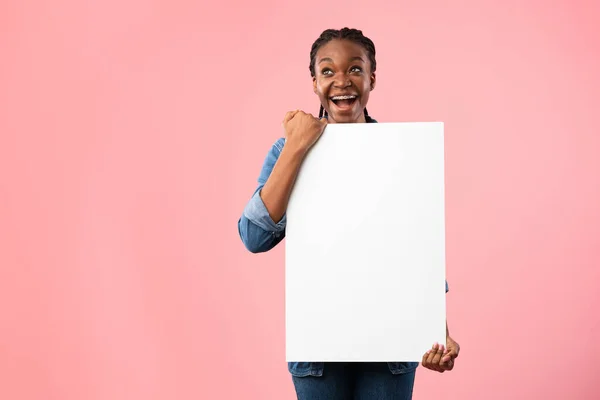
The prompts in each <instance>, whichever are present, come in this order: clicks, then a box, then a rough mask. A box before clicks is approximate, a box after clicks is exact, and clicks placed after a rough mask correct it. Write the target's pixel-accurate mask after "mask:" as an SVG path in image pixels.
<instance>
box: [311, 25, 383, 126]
mask: <svg viewBox="0 0 600 400" xmlns="http://www.w3.org/2000/svg"><path fill="white" fill-rule="evenodd" d="M376 67H377V63H376V61H375V45H374V44H373V42H372V41H371V40H370V39H369V38H367V37H365V36H363V35H362V33H361V32H360V31H357V30H353V29H342V30H341V31H336V30H333V29H329V30H326V31H325V32H323V33H322V34H321V36H320V37H319V39H317V41H315V43H314V44H313V46H312V49H311V52H310V65H309V69H310V74H311V76H312V78H313V90H314V92H315V93H316V94H317V96H319V100H321V111H320V114H319V117H323V116H325V117H326V118H327V119H328V122H329V123H350V122H370V121H367V120H368V115H369V114H368V112H367V109H366V107H367V103H368V101H369V93H370V92H371V91H372V90H373V89H374V88H375V69H376Z"/></svg>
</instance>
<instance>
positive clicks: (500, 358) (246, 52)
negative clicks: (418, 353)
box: [0, 0, 600, 400]
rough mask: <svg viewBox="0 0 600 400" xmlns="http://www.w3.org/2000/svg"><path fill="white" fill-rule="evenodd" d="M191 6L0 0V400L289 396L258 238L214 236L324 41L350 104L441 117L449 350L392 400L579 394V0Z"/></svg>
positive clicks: (597, 249)
mask: <svg viewBox="0 0 600 400" xmlns="http://www.w3.org/2000/svg"><path fill="white" fill-rule="evenodd" d="M451 3H453V4H454V6H451V5H450V4H451ZM484 3H485V4H484ZM283 4H289V5H287V6H286V5H283ZM210 7H212V8H209V5H208V2H206V3H202V2H194V1H153V2H147V1H140V0H137V1H136V0H129V1H126V2H123V1H116V0H111V1H103V2H100V1H60V2H52V1H35V2H31V1H30V2H20V1H17V0H9V1H3V2H2V3H1V4H0V27H1V28H0V50H1V53H0V54H1V57H2V60H1V62H0V133H1V139H0V140H1V141H0V226H1V227H0V271H1V272H0V398H2V399H27V400H29V399H60V400H76V399H77V400H79V399H87V400H94V399H111V400H120V399H128V400H130V399H145V400H154V399H203V398H222V399H241V398H244V399H283V398H287V399H291V398H294V392H293V387H292V383H291V380H290V377H289V374H288V372H287V369H286V364H285V355H284V264H283V261H284V247H283V246H280V247H278V248H276V249H275V250H274V251H272V252H270V253H268V254H263V255H252V254H250V253H248V252H246V251H245V249H244V248H243V245H242V243H241V241H240V240H239V238H238V234H237V227H236V223H237V219H238V217H239V215H240V213H241V211H242V209H243V207H244V205H245V202H246V201H247V200H248V198H249V196H250V195H251V194H252V191H253V190H254V187H255V183H256V178H257V176H258V173H259V169H260V166H261V163H262V161H263V159H264V156H265V154H266V152H267V151H268V149H269V148H270V146H271V144H272V143H273V142H274V141H275V140H276V139H277V138H278V137H279V136H280V135H281V134H282V132H281V129H280V123H281V120H282V118H283V116H284V114H285V112H286V111H288V110H291V109H295V108H303V109H305V110H306V111H309V112H313V113H316V112H318V101H317V99H316V97H315V96H314V94H313V93H312V89H311V81H310V76H309V71H308V61H309V58H308V56H309V50H310V46H311V44H312V42H313V41H314V40H315V39H316V38H317V36H318V35H319V33H320V32H321V31H322V30H323V29H326V28H329V27H334V28H341V27H343V26H351V27H358V28H360V29H362V30H363V31H364V32H365V34H367V35H368V36H369V37H371V38H372V39H373V40H374V41H375V44H376V47H377V51H378V56H377V61H378V64H379V68H378V86H377V88H376V91H375V92H373V94H372V96H371V101H370V103H369V107H368V108H369V111H370V113H371V115H373V116H374V117H375V118H377V119H378V120H379V121H381V122H391V121H431V120H441V121H444V122H445V126H446V135H447V136H446V143H447V271H448V272H447V273H448V280H449V282H450V287H451V291H450V293H449V294H448V318H449V324H450V330H451V333H452V334H453V336H454V337H455V338H456V340H457V341H458V342H459V343H460V344H461V345H462V353H461V356H460V358H459V360H457V367H456V370H455V371H453V372H451V373H447V374H443V375H440V374H437V373H434V372H430V371H426V370H424V369H422V368H420V369H419V371H418V373H417V381H416V387H415V399H438V398H444V399H506V398H511V399H542V398H543V399H567V398H573V399H597V398H600V386H599V385H598V378H597V373H598V360H599V359H600V312H598V308H599V307H600V291H599V290H598V285H599V283H600V265H599V264H600V161H599V159H600V158H599V156H598V152H599V150H600V123H599V122H598V110H600V75H599V74H598V71H600V33H599V32H598V23H599V15H600V6H599V3H598V2H594V1H574V2H568V1H566V0H565V1H562V2H552V5H550V3H548V2H545V1H527V2H523V1H516V0H512V1H497V2H482V1H476V0H472V1H460V2H447V1H422V0H421V1H399V2H389V4H388V3H385V2H381V1H379V2H376V1H370V2H357V1H347V2H339V3H335V4H333V3H329V2H322V1H304V2H301V3H285V2H273V1H270V2H268V1H262V2H260V1H259V2H250V3H247V2H237V3H236V2H233V1H227V0H225V1H218V2H216V3H215V5H213V6H210Z"/></svg>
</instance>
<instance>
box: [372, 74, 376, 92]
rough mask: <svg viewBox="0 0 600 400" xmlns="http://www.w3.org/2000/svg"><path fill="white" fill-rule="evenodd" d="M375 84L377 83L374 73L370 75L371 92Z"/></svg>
mask: <svg viewBox="0 0 600 400" xmlns="http://www.w3.org/2000/svg"><path fill="white" fill-rule="evenodd" d="M375 83H377V79H376V78H375V72H373V73H372V74H371V90H373V89H375Z"/></svg>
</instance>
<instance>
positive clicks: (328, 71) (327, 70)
mask: <svg viewBox="0 0 600 400" xmlns="http://www.w3.org/2000/svg"><path fill="white" fill-rule="evenodd" d="M321 73H322V74H323V75H331V74H333V71H331V70H330V69H324V70H323V71H321Z"/></svg>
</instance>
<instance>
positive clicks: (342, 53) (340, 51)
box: [316, 39, 368, 63]
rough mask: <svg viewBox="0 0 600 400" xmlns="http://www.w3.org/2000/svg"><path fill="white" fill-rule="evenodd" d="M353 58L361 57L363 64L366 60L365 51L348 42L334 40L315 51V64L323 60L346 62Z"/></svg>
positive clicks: (358, 45) (361, 47) (359, 46)
mask: <svg viewBox="0 0 600 400" xmlns="http://www.w3.org/2000/svg"><path fill="white" fill-rule="evenodd" d="M354 57H361V58H362V59H363V60H365V62H366V61H367V60H368V54H367V51H366V50H365V48H364V47H363V46H361V45H360V44H358V43H354V42H351V41H350V40H339V39H334V40H331V41H329V42H327V43H326V44H324V45H323V46H322V47H321V48H320V49H319V51H317V57H316V58H317V60H316V62H317V63H318V62H319V61H320V60H321V59H323V58H331V59H332V60H333V62H347V61H349V60H350V59H352V58H354Z"/></svg>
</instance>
